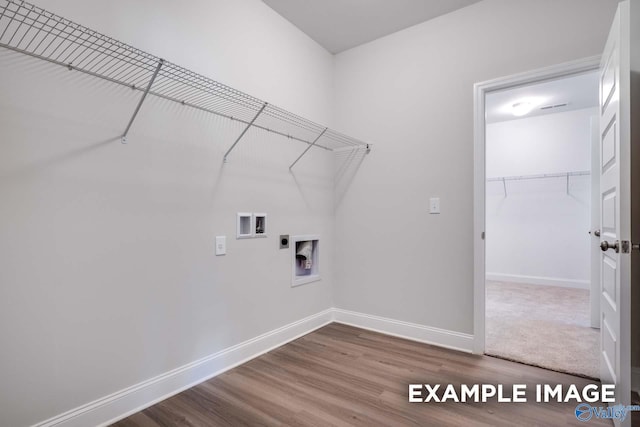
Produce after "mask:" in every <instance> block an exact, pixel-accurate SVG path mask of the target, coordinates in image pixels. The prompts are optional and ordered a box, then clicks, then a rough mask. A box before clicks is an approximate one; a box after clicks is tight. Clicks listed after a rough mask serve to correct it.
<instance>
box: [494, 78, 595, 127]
mask: <svg viewBox="0 0 640 427" xmlns="http://www.w3.org/2000/svg"><path fill="white" fill-rule="evenodd" d="M527 100H530V101H531V102H532V104H533V106H534V108H533V110H532V111H531V112H530V113H529V114H527V115H525V116H522V117H516V116H514V115H513V110H512V106H513V105H514V104H516V103H519V102H523V101H527ZM563 104H566V105H563ZM597 105H598V71H592V72H589V73H585V74H579V75H577V76H570V77H565V78H562V79H556V80H551V81H547V82H541V83H536V84H533V85H527V86H520V87H517V88H512V89H506V90H503V91H497V92H492V93H489V94H487V97H486V106H485V112H486V122H487V123H495V122H501V121H505V120H517V119H520V118H526V117H532V116H541V115H544V114H553V113H560V112H563V111H571V110H580V109H582V108H590V107H596V106H597ZM549 107H551V108H549Z"/></svg>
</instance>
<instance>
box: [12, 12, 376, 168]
mask: <svg viewBox="0 0 640 427" xmlns="http://www.w3.org/2000/svg"><path fill="white" fill-rule="evenodd" d="M0 46H2V47H4V48H7V49H11V50H14V51H17V52H21V53H24V54H27V55H30V56H32V57H35V58H39V59H43V60H46V61H49V62H52V63H54V64H58V65H61V66H64V67H67V68H68V69H69V70H77V71H81V72H83V73H87V74H90V75H92V76H95V77H99V78H101V79H105V80H108V81H110V82H113V83H117V84H120V85H124V86H127V87H130V88H132V89H136V90H139V91H141V92H142V93H143V96H142V99H141V100H140V103H139V105H138V108H137V109H136V111H135V112H134V113H133V117H132V118H131V121H130V123H129V126H127V129H126V130H125V132H124V134H123V139H124V138H126V134H127V132H128V131H129V128H130V127H131V124H132V123H133V121H134V119H135V116H136V114H137V112H138V110H139V109H140V106H141V105H142V102H143V101H144V97H145V96H146V95H147V94H151V95H155V96H157V97H160V98H164V99H167V100H170V101H174V102H178V103H180V104H182V105H185V106H189V107H192V108H196V109H199V110H203V111H206V112H209V113H212V114H216V115H218V116H222V117H226V118H228V119H230V120H234V121H238V122H241V123H244V124H245V125H246V127H245V130H244V131H243V132H242V134H241V135H240V137H239V138H238V140H236V141H235V142H234V144H233V145H232V146H231V148H230V149H229V150H228V151H227V153H226V154H225V160H226V157H227V156H228V155H229V153H230V151H231V149H232V148H233V147H235V145H236V144H237V143H238V141H239V140H240V138H241V137H242V136H243V135H244V134H245V132H246V131H247V130H248V129H249V128H250V127H255V128H258V129H262V130H265V131H269V132H273V133H276V134H279V135H281V136H284V137H286V138H289V139H292V140H296V141H300V142H303V143H306V144H308V147H307V149H309V148H311V147H318V148H321V149H324V150H328V151H334V150H340V149H343V148H347V149H358V148H364V149H367V150H368V149H369V144H366V143H364V142H362V141H360V140H357V139H355V138H352V137H350V136H347V135H344V134H342V133H340V132H337V131H334V130H332V129H328V128H326V127H325V126H321V125H319V124H317V123H314V122H312V121H310V120H307V119H305V118H303V117H300V116H298V115H296V114H293V113H290V112H288V111H286V110H284V109H282V108H278V107H276V106H274V105H271V104H268V103H266V102H264V101H262V100H260V99H258V98H256V97H253V96H251V95H248V94H246V93H244V92H241V91H239V90H236V89H234V88H232V87H229V86H226V85H224V84H222V83H219V82H217V81H215V80H212V79H210V78H208V77H205V76H202V75H200V74H197V73H195V72H193V71H190V70H188V69H186V68H183V67H181V66H179V65H176V64H173V63H171V62H169V61H165V60H163V59H161V58H159V57H157V56H154V55H152V54H149V53H147V52H144V51H142V50H139V49H136V48H134V47H132V46H130V45H127V44H125V43H122V42H119V41H117V40H115V39H113V38H111V37H108V36H105V35H103V34H100V33H98V32H96V31H94V30H91V29H89V28H87V27H84V26H82V25H79V24H76V23H74V22H72V21H69V20H68V19H65V18H63V17H61V16H58V15H56V14H54V13H51V12H48V11H46V10H44V9H42V8H40V7H37V6H35V5H33V4H30V3H27V2H24V1H19V0H0ZM306 152H307V150H305V151H304V153H306ZM304 153H303V154H304ZM300 157H302V155H301V156H300ZM297 160H299V158H298V159H297ZM297 160H296V161H295V162H294V163H293V164H292V165H291V166H293V165H295V163H296V162H297Z"/></svg>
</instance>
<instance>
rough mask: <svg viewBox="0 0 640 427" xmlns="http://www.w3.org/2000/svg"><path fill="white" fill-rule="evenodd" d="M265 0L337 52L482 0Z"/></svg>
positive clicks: (304, 30) (326, 46) (314, 37)
mask: <svg viewBox="0 0 640 427" xmlns="http://www.w3.org/2000/svg"><path fill="white" fill-rule="evenodd" d="M263 1H264V2H265V3H266V4H267V5H268V6H269V7H271V8H272V9H273V10H275V11H276V12H278V13H279V14H280V15H282V16H283V17H284V18H286V19H287V20H288V21H290V22H291V23H292V24H294V25H295V26H296V27H298V28H299V29H300V30H302V31H303V32H304V33H306V34H307V35H308V36H309V37H311V38H312V39H314V40H315V41H316V42H318V43H319V44H320V45H322V46H324V48H325V49H327V50H328V51H329V52H331V53H334V54H335V53H340V52H342V51H344V50H347V49H350V48H352V47H355V46H358V45H361V44H363V43H367V42H370V41H372V40H375V39H377V38H380V37H383V36H386V35H389V34H391V33H395V32H396V31H400V30H402V29H404V28H407V27H411V26H412V25H416V24H419V23H421V22H424V21H428V20H429V19H433V18H435V17H438V16H440V15H445V14H447V13H449V12H453V11H454V10H457V9H460V8H463V7H466V6H469V5H470V4H473V3H477V2H478V1H480V0H263Z"/></svg>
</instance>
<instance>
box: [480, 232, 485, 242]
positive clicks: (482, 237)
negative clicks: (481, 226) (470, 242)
mask: <svg viewBox="0 0 640 427" xmlns="http://www.w3.org/2000/svg"><path fill="white" fill-rule="evenodd" d="M484 237H485V233H484V231H483V232H482V234H480V238H481V239H482V240H484Z"/></svg>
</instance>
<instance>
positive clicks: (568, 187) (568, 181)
mask: <svg viewBox="0 0 640 427" xmlns="http://www.w3.org/2000/svg"><path fill="white" fill-rule="evenodd" d="M567 194H569V172H567Z"/></svg>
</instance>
